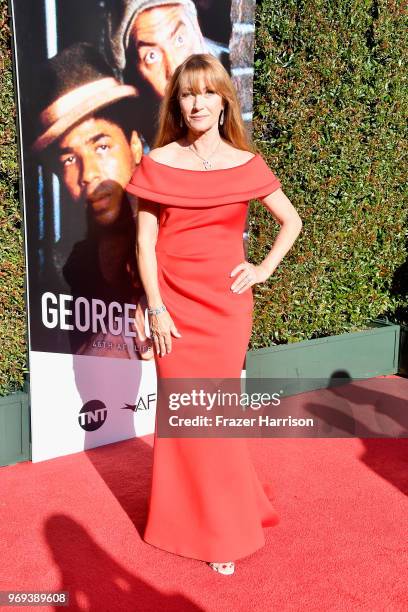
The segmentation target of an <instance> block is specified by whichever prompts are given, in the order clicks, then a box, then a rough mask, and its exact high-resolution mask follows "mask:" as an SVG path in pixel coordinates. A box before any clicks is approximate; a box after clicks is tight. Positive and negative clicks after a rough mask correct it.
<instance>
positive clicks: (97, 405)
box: [78, 400, 108, 431]
mask: <svg viewBox="0 0 408 612" xmlns="http://www.w3.org/2000/svg"><path fill="white" fill-rule="evenodd" d="M107 414H108V409H107V408H106V406H105V404H104V403H103V402H101V401H100V400H90V401H89V402H86V404H84V405H83V406H82V408H81V411H80V413H79V415H78V423H79V424H80V426H81V427H82V429H85V431H95V430H96V429H99V428H100V427H102V425H103V424H104V422H105V421H106V416H107Z"/></svg>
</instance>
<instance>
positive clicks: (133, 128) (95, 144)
mask: <svg viewBox="0 0 408 612" xmlns="http://www.w3.org/2000/svg"><path fill="white" fill-rule="evenodd" d="M239 4H240V5H245V2H244V3H242V2H241V3H239ZM246 4H247V5H248V10H250V9H251V7H252V8H253V4H254V3H253V2H252V0H251V1H249V2H247V3H246ZM12 8H13V21H14V29H15V60H16V62H15V63H16V64H17V65H16V74H17V80H18V91H19V106H20V143H21V148H22V152H21V153H22V164H23V167H24V168H23V170H24V172H23V173H22V174H23V177H24V201H25V215H26V228H27V265H28V278H29V317H30V345H31V350H35V351H44V352H58V353H68V354H76V355H94V356H101V357H102V356H107V357H113V358H125V359H138V360H151V359H152V358H153V349H152V344H151V341H150V338H149V337H148V335H146V328H145V315H144V313H145V307H146V302H145V296H144V293H143V288H142V285H141V282H140V279H139V277H138V271H137V265H136V259H135V213H136V211H135V210H134V207H135V203H134V201H130V200H129V198H128V196H127V195H126V194H125V192H124V187H125V185H126V184H127V182H128V180H129V178H130V176H131V175H132V172H133V170H134V168H135V166H136V165H137V164H138V163H139V161H140V159H141V156H142V155H143V153H146V152H148V151H149V150H150V147H151V144H152V140H153V137H154V134H155V129H156V126H157V112H158V108H159V104H160V101H161V99H162V97H163V95H164V89H165V86H166V83H167V81H168V79H169V76H170V75H171V74H172V72H173V71H174V69H175V67H176V66H177V65H179V64H180V63H181V62H182V61H183V60H184V59H185V58H186V57H187V56H188V55H190V54H191V53H199V52H210V53H211V54H213V55H215V56H216V57H217V58H218V59H219V60H220V61H221V62H222V63H223V65H224V66H225V68H226V69H227V70H228V71H229V72H230V74H231V75H232V76H234V74H235V84H236V86H237V90H238V94H239V95H240V102H241V106H242V114H243V118H244V120H245V121H247V122H248V124H250V116H251V100H250V97H251V96H250V95H249V94H251V92H249V91H248V87H247V85H248V78H249V79H250V81H249V83H250V84H252V70H253V68H252V52H253V32H252V35H251V44H250V45H249V49H248V32H246V38H245V45H242V46H241V47H242V48H240V40H239V37H240V31H239V29H237V30H236V32H235V33H234V27H233V26H234V24H233V18H234V10H235V9H237V7H235V4H234V2H232V3H231V1H230V0H222V1H217V2H215V0H197V1H196V2H193V1H192V0H182V1H180V2H174V1H171V2H168V1H166V0H111V1H109V0H105V1H100V0H95V1H92V0H88V1H87V2H86V3H83V2H79V1H77V0H73V1H72V2H69V3H66V2H62V1H61V0H44V1H42V2H38V1H32V2H27V0H13V2H12ZM241 9H242V6H241ZM248 25H249V29H250V30H251V28H252V25H251V24H248ZM231 43H233V48H232V47H231ZM243 48H244V51H245V53H243V52H242V49H243ZM234 57H235V60H234ZM233 60H234V61H233ZM234 62H235V64H237V65H234ZM238 64H239V65H238ZM240 83H241V84H242V85H241V87H240Z"/></svg>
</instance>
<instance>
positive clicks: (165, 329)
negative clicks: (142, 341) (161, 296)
mask: <svg viewBox="0 0 408 612" xmlns="http://www.w3.org/2000/svg"><path fill="white" fill-rule="evenodd" d="M149 323H150V334H151V338H152V340H153V343H154V346H155V348H156V351H157V353H158V354H159V355H160V357H163V356H164V355H166V354H167V353H170V352H171V345H172V341H171V335H172V334H173V336H175V337H176V338H181V334H180V332H179V331H178V329H177V328H176V326H175V324H174V322H173V319H172V318H171V316H170V314H169V312H168V310H165V311H164V312H161V313H160V314H157V315H153V314H151V315H149Z"/></svg>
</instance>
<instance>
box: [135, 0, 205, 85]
mask: <svg viewBox="0 0 408 612" xmlns="http://www.w3.org/2000/svg"><path fill="white" fill-rule="evenodd" d="M204 50H205V49H204V41H203V36H202V33H201V30H200V27H199V25H198V22H197V19H196V18H195V17H193V16H191V15H190V14H189V13H188V11H187V10H186V8H185V7H184V6H183V5H181V4H174V5H168V6H159V7H154V8H151V9H147V10H145V11H143V12H141V13H140V14H139V15H138V16H137V17H136V19H135V21H134V23H133V25H132V29H131V31H130V37H129V53H128V66H129V64H130V68H131V69H132V65H133V66H134V68H135V70H136V71H137V72H138V73H139V75H140V76H141V77H142V78H143V79H144V80H145V81H147V82H148V83H149V84H150V86H151V87H152V88H153V90H154V91H155V92H156V94H157V95H158V96H159V97H163V95H164V90H165V87H166V84H167V82H168V80H169V79H170V77H171V75H172V74H173V72H174V70H175V69H176V68H177V66H179V65H180V64H181V63H182V62H183V61H184V60H185V58H186V57H188V56H189V55H191V54H192V53H201V52H203V51H204Z"/></svg>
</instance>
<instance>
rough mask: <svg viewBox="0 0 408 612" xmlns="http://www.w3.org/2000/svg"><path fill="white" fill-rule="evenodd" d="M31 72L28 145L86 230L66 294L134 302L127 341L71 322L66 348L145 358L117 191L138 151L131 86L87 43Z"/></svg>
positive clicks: (138, 291)
mask: <svg viewBox="0 0 408 612" xmlns="http://www.w3.org/2000/svg"><path fill="white" fill-rule="evenodd" d="M38 77H39V81H38V82H40V83H41V88H39V90H40V100H38V102H37V104H38V105H39V114H38V122H37V134H36V138H35V140H34V143H33V145H32V151H33V152H34V153H35V154H37V155H38V156H39V158H40V160H41V162H42V163H43V165H44V166H45V167H47V168H48V169H49V170H51V171H53V172H54V173H55V174H56V175H57V176H58V177H59V179H60V182H61V186H62V188H63V189H64V190H65V191H66V193H67V194H68V196H69V198H70V200H71V201H72V203H73V205H76V206H78V205H81V206H84V207H85V208H86V216H87V225H88V228H87V236H86V238H85V239H84V240H82V241H81V242H78V243H76V244H75V246H74V249H73V251H72V253H71V254H70V256H69V258H68V261H67V262H66V264H65V266H64V267H63V273H64V277H65V279H66V281H67V282H68V284H69V285H70V287H71V293H72V295H73V296H82V297H84V298H89V299H90V300H91V299H94V298H96V299H101V300H103V301H104V302H105V303H106V304H108V303H110V302H119V303H130V304H137V308H136V314H135V320H134V326H135V329H134V331H135V332H136V334H137V336H136V338H135V340H133V339H132V338H130V339H129V338H124V337H121V336H115V335H113V334H111V333H109V334H105V335H104V334H101V333H100V334H98V335H97V336H95V334H92V332H90V333H88V334H87V335H86V334H84V333H81V332H79V331H77V330H75V329H74V331H73V332H72V334H71V335H70V340H71V345H72V351H73V353H74V354H87V355H89V354H95V355H107V356H109V357H123V358H131V359H134V358H142V359H151V358H152V357H153V351H152V349H151V343H150V341H149V339H148V338H146V335H145V328H144V308H143V305H142V301H143V297H144V294H143V289H142V285H141V283H140V279H139V277H138V273H137V264H136V259H135V220H134V212H133V211H132V208H131V206H130V203H129V201H128V199H127V196H126V194H125V191H124V188H125V186H126V185H127V183H128V181H129V179H130V177H131V175H132V173H133V171H134V168H135V166H136V164H137V163H139V161H140V159H141V156H142V153H143V147H142V143H141V141H140V138H139V135H138V132H137V131H136V129H134V127H133V126H134V121H135V119H136V115H135V113H136V108H137V107H135V105H134V102H135V101H137V97H138V91H137V89H136V88H135V87H133V86H131V85H123V84H122V83H120V82H119V81H118V80H117V79H116V78H115V77H114V75H113V72H112V69H111V68H110V66H109V65H108V64H107V63H106V61H105V59H104V58H103V57H102V56H101V55H100V54H99V52H98V51H97V50H96V49H95V48H93V47H92V46H91V45H89V44H87V43H76V44H74V45H72V46H70V47H68V48H66V49H64V50H63V51H61V52H60V53H59V54H57V55H56V56H54V57H53V58H51V59H49V60H47V62H46V64H45V65H44V66H43V70H42V73H41V74H39V75H38ZM136 345H137V346H136Z"/></svg>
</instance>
